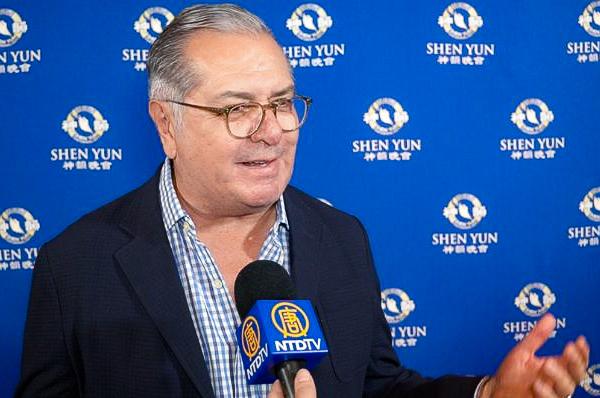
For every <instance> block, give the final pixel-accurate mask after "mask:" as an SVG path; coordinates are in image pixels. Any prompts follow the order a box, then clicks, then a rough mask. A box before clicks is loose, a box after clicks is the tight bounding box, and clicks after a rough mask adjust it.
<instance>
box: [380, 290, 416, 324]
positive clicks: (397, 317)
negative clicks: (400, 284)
mask: <svg viewBox="0 0 600 398" xmlns="http://www.w3.org/2000/svg"><path fill="white" fill-rule="evenodd" d="M381 309H382V310H383V313H384V314H385V319H386V320H387V321H388V323H397V322H401V321H403V320H404V319H406V317H407V316H408V315H410V313H411V312H413V311H414V310H415V302H414V301H413V300H411V299H410V297H408V294H406V293H405V292H404V290H401V289H396V288H392V289H385V290H384V291H382V292H381Z"/></svg>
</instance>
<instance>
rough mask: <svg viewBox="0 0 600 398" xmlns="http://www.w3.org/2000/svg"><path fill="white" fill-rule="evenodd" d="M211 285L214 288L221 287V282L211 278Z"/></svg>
mask: <svg viewBox="0 0 600 398" xmlns="http://www.w3.org/2000/svg"><path fill="white" fill-rule="evenodd" d="M213 286H214V287H215V288H216V289H221V288H222V287H223V282H221V281H220V280H219V279H215V280H213Z"/></svg>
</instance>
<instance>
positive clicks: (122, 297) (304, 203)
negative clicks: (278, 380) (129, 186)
mask: <svg viewBox="0 0 600 398" xmlns="http://www.w3.org/2000/svg"><path fill="white" fill-rule="evenodd" d="M158 181H159V177H158V174H157V175H155V176H154V177H153V178H152V179H151V180H150V181H148V182H147V183H146V184H144V185H143V186H142V187H140V188H138V189H137V190H135V191H132V192H130V193H129V194H127V195H125V196H124V197H122V198H120V199H117V200H116V201H114V202H112V203H110V204H108V205H106V206H104V207H102V208H100V209H98V210H96V211H94V212H92V213H90V214H88V215H86V216H84V217H82V218H81V219H80V220H78V221H77V222H76V223H74V224H73V225H71V226H70V227H68V228H67V229H66V230H65V231H64V232H63V233H62V234H60V235H59V236H58V237H56V238H55V239H53V240H51V241H50V242H48V243H46V244H45V245H44V246H43V247H42V248H41V250H40V253H39V256H38V259H37V262H36V265H35V270H34V273H33V281H32V287H31V296H30V302H29V310H28V314H27V322H26V326H25V337H24V348H23V359H22V374H21V380H20V383H19V385H18V386H17V391H16V396H17V397H75V396H81V397H84V396H85V397H119V398H124V397H203V398H213V397H214V393H213V391H212V387H211V382H210V378H209V375H208V371H207V368H206V365H205V363H204V359H203V355H202V351H201V348H200V344H199V342H198V339H197V337H196V333H195V331H194V326H193V323H192V319H191V317H190V312H189V309H188V306H187V303H186V299H185V296H184V291H183V288H182V286H181V283H180V280H179V276H178V273H177V268H176V266H175V262H174V259H173V255H172V253H171V249H170V246H169V242H168V239H167V235H166V233H165V229H164V226H163V222H162V216H161V207H160V199H159V193H158V192H159V191H158ZM284 200H285V206H286V210H287V214H288V218H289V223H290V248H291V249H290V255H291V270H292V279H293V280H294V282H295V284H296V287H297V290H298V295H299V297H302V298H308V299H310V300H311V301H312V303H313V304H314V305H315V308H316V310H317V313H318V315H319V318H320V319H321V323H322V327H323V331H324V333H325V336H326V339H327V342H328V344H329V347H330V353H329V355H328V356H327V357H326V358H325V359H324V360H323V362H322V363H321V364H320V365H319V366H318V367H317V368H316V369H315V370H314V371H313V372H312V373H313V376H314V378H315V382H316V384H317V389H318V396H319V397H344V398H351V397H361V396H364V397H388V396H389V397H407V398H408V397H465V398H472V397H473V392H474V390H475V387H476V385H477V383H478V381H479V380H480V379H479V378H468V377H456V376H448V377H444V378H440V379H435V380H429V379H424V378H422V377H421V376H419V375H418V374H417V373H416V372H413V371H411V370H409V369H406V368H404V367H402V366H401V365H400V363H399V361H398V359H397V357H396V354H395V352H394V350H393V349H392V346H391V341H390V333H389V328H388V326H387V324H386V321H385V318H384V315H383V313H382V310H381V306H380V288H379V282H378V280H377V276H376V273H375V271H374V267H373V264H372V258H371V252H370V248H369V243H368V238H367V235H366V233H365V231H364V229H363V227H362V225H361V224H360V222H359V221H358V220H357V219H356V218H354V217H352V216H349V215H347V214H345V213H342V212H340V211H338V210H336V209H334V208H332V207H329V206H327V205H324V204H322V203H321V202H320V201H318V200H315V199H313V198H311V197H309V196H308V195H306V194H304V193H302V192H300V191H299V190H297V189H295V188H292V187H288V188H287V189H286V191H285V193H284Z"/></svg>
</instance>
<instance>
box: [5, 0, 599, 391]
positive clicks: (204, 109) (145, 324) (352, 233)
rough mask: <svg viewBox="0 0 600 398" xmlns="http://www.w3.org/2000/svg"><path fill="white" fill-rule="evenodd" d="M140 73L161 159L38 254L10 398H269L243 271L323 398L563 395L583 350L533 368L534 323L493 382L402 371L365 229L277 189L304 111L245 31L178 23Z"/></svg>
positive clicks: (281, 71) (219, 22) (571, 349)
mask: <svg viewBox="0 0 600 398" xmlns="http://www.w3.org/2000/svg"><path fill="white" fill-rule="evenodd" d="M148 73H149V95H150V101H149V112H150V115H151V117H152V119H153V121H154V123H155V125H156V128H157V130H158V133H159V136H160V140H161V142H162V146H163V148H164V151H165V153H166V156H167V159H166V160H165V162H164V164H163V166H162V168H161V170H160V171H159V173H158V174H157V175H156V176H154V177H153V178H152V179H151V180H150V181H149V182H148V183H146V184H145V185H144V186H142V187H141V188H139V189H137V190H135V191H133V192H131V193H129V194H127V195H126V196H124V197H122V198H120V199H118V200H116V201H115V202H113V203H111V204H108V205H107V206H105V207H103V208H101V209H99V210H97V211H95V212H93V213H91V214H89V215H87V216H85V217H83V218H82V219H81V220H79V221H78V222H76V223H75V224H74V225H72V226H71V227H69V228H68V229H67V230H66V231H65V232H64V233H63V234H61V235H60V236H59V237H57V238H56V239H54V240H52V241H51V242H49V243H47V244H46V245H44V247H43V248H42V249H41V251H40V254H39V256H38V262H37V263H36V269H35V272H34V278H33V282H32V292H31V299H30V307H29V312H28V319H27V325H26V330H25V343H24V352H23V370H22V379H21V383H20V385H19V387H18V390H17V396H61V397H62V396H92V397H93V396H114V397H127V396H144V397H154V396H156V397H159V396H164V397H167V396H168V397H179V396H181V397H183V396H185V397H188V396H189V397H198V396H201V397H213V396H216V397H264V396H266V395H267V394H268V393H269V390H270V386H248V385H247V384H246V382H245V379H244V372H243V369H242V367H241V361H240V354H239V349H238V348H237V345H236V343H235V337H234V330H235V327H236V326H237V325H239V323H240V320H239V316H238V315H237V312H236V310H235V305H234V303H233V299H232V294H231V289H232V287H233V282H234V280H235V278H236V276H237V274H238V273H239V271H240V270H241V268H243V267H244V265H245V264H247V263H249V262H251V261H252V260H255V259H257V258H261V259H269V260H274V261H277V262H278V263H280V264H281V265H282V267H284V268H285V269H286V270H287V271H288V272H290V274H291V276H292V278H293V279H294V282H295V284H296V286H297V290H298V294H299V296H300V297H306V298H309V299H310V300H311V301H312V302H313V304H314V305H315V307H316V309H317V311H318V313H319V316H320V318H321V322H322V327H323V330H324V333H325V336H326V338H327V341H328V345H329V348H330V353H329V355H328V357H327V358H326V359H325V360H324V361H323V362H322V363H321V364H320V365H319V366H318V367H317V368H316V369H314V370H313V376H314V383H315V385H316V390H317V392H318V395H319V396H321V397H338V396H339V397H360V396H369V397H384V396H390V397H430V396H431V397H434V396H435V397H444V396H445V397H469V398H470V397H473V396H474V395H478V396H481V397H492V396H493V397H532V396H536V397H559V398H564V397H565V396H567V395H569V394H570V393H571V392H572V391H573V390H574V388H575V386H576V383H577V382H579V380H581V378H582V377H583V375H584V373H585V370H586V367H587V361H588V351H589V349H588V347H587V344H586V343H585V340H584V339H583V338H580V339H579V340H578V341H577V342H576V343H570V344H569V345H567V347H566V348H565V351H564V353H563V354H562V355H561V356H557V357H551V358H537V357H536V356H535V355H534V354H535V351H536V350H537V348H538V347H539V346H541V345H542V344H543V342H544V341H545V340H546V339H547V338H548V336H549V335H550V333H551V331H552V330H553V328H554V320H553V318H552V317H549V316H548V317H545V318H543V319H542V320H541V321H540V322H539V323H538V326H537V327H536V328H535V329H534V330H533V331H532V332H531V333H530V335H529V336H528V337H527V338H526V339H524V340H523V342H522V343H521V344H519V345H518V346H517V347H515V349H514V350H513V351H512V352H511V353H510V354H509V355H508V356H507V357H506V359H505V360H504V362H503V364H502V365H501V366H500V368H499V370H498V372H497V374H496V375H495V376H494V377H492V378H485V379H483V380H482V379H481V378H469V377H455V376H449V377H444V378H441V379H436V380H428V379H424V378H422V377H421V376H419V375H418V374H417V373H415V372H413V371H411V370H408V369H406V368H404V367H402V366H401V365H400V364H399V362H398V360H397V358H396V355H395V352H394V350H393V349H392V347H391V344H390V336H389V329H388V327H387V324H386V322H385V319H384V317H383V314H382V311H381V307H380V303H379V283H378V281H377V277H376V274H375V272H374V269H373V264H372V259H371V254H370V249H369V245H368V238H367V236H366V233H365V231H364V229H363V227H362V225H361V224H360V223H359V222H358V221H357V220H356V219H355V218H354V217H351V216H348V215H346V214H344V213H342V212H340V211H337V210H335V209H333V208H330V207H328V206H326V205H323V204H321V203H320V202H319V201H317V200H315V199H313V198H310V197H309V196H307V195H305V194H303V193H301V192H300V191H298V190H296V189H294V188H292V187H289V186H288V182H289V180H290V177H291V174H292V169H293V164H294V156H295V150H296V143H297V140H298V129H299V128H300V126H301V125H302V123H303V121H304V119H305V116H306V113H307V110H308V107H309V105H310V99H308V98H306V97H301V96H298V95H297V94H296V91H295V87H294V81H293V78H292V75H291V72H290V68H289V65H288V62H287V59H286V58H285V56H284V55H283V52H282V49H281V47H280V46H279V45H278V44H277V42H276V41H275V40H274V38H273V37H272V35H271V33H270V31H269V30H268V28H267V27H266V26H265V25H264V23H263V22H262V21H261V20H260V19H259V18H257V17H256V16H254V15H252V14H250V13H249V12H247V11H246V10H243V9H241V8H239V7H237V6H233V5H204V6H194V7H190V8H188V9H186V10H184V11H183V12H182V13H181V14H180V15H179V16H178V17H177V18H175V20H174V21H173V22H172V23H171V24H170V25H169V27H168V28H167V29H166V30H165V31H164V32H163V33H162V34H161V36H160V37H159V38H158V40H157V41H156V42H155V43H154V45H153V47H152V49H151V52H150V56H149V59H148ZM305 383H306V382H305ZM308 383H309V385H310V379H309V381H308ZM476 390H477V391H476ZM280 393H281V391H280V387H278V386H277V385H276V386H275V387H274V388H273V391H271V397H278V396H280V395H281V394H280ZM309 394H310V391H309ZM308 396H310V395H308Z"/></svg>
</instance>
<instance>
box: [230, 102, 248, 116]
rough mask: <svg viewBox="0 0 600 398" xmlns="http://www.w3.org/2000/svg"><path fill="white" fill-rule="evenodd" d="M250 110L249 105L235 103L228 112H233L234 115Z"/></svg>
mask: <svg viewBox="0 0 600 398" xmlns="http://www.w3.org/2000/svg"><path fill="white" fill-rule="evenodd" d="M251 110H252V106H251V105H244V104H242V105H237V106H235V107H233V108H231V110H230V111H229V113H234V114H236V115H240V114H244V113H248V112H250V111H251Z"/></svg>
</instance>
